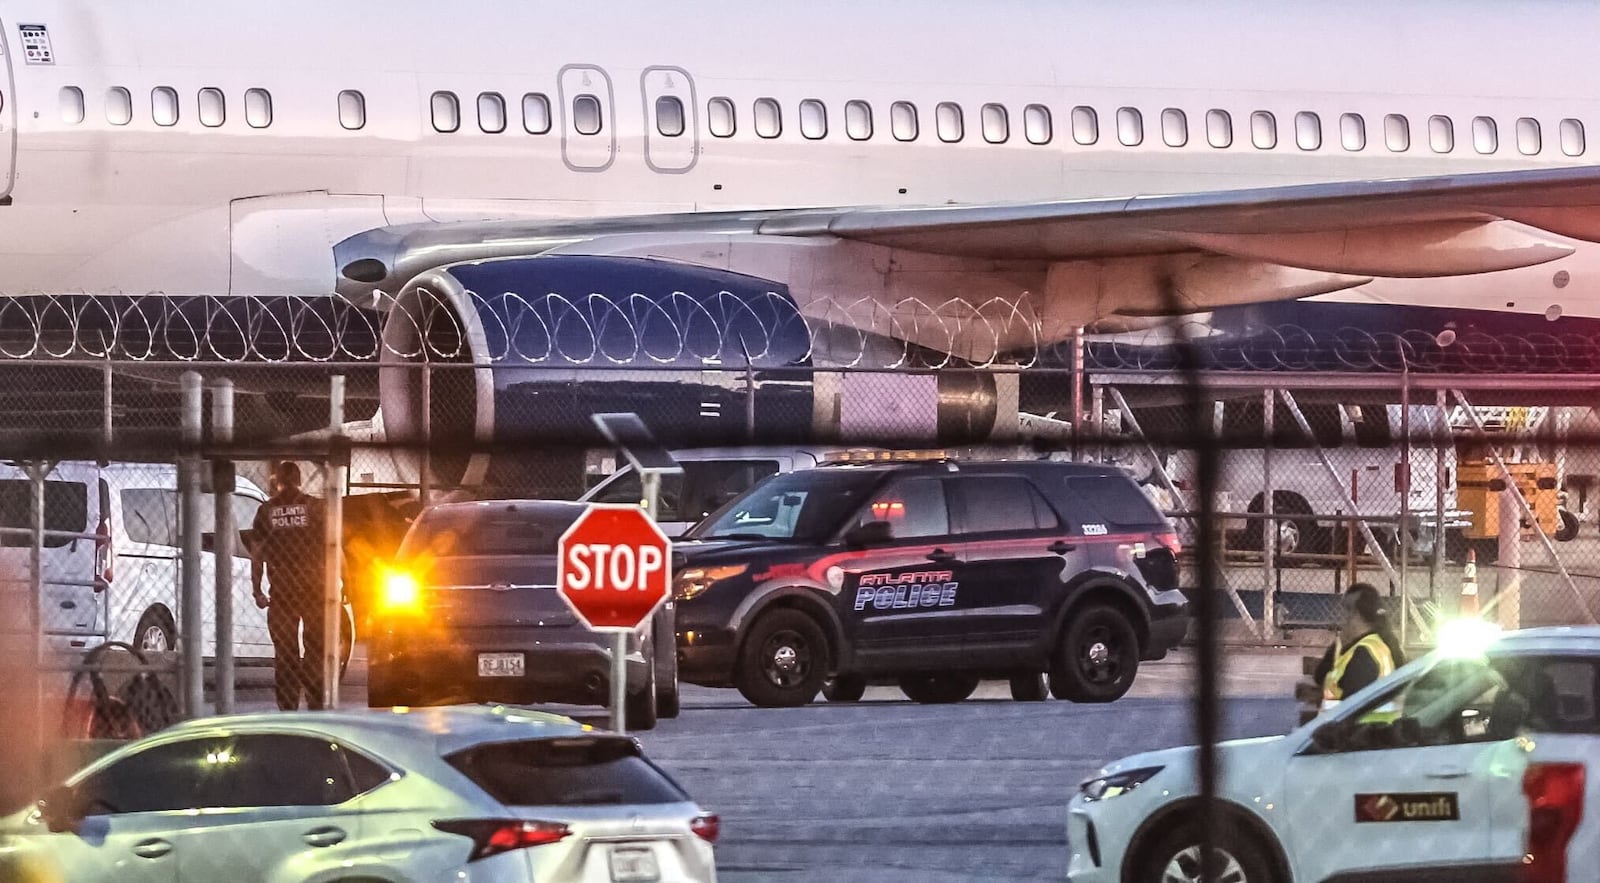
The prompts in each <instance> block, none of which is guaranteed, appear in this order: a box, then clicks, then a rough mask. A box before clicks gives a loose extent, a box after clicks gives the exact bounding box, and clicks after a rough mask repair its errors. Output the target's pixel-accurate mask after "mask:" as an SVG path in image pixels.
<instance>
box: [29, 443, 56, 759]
mask: <svg viewBox="0 0 1600 883" xmlns="http://www.w3.org/2000/svg"><path fill="white" fill-rule="evenodd" d="M50 469H51V465H50V464H49V463H42V462H38V461H31V462H29V463H27V464H26V465H25V467H24V472H25V473H26V474H27V476H28V486H29V501H28V502H29V514H30V516H31V517H30V518H29V519H28V523H29V524H30V525H31V526H32V530H33V535H32V536H31V537H29V542H28V583H29V585H28V622H29V625H31V626H32V627H33V646H32V647H31V648H29V650H28V656H29V659H30V660H31V661H32V663H33V716H34V720H33V728H32V730H33V731H32V733H30V734H29V739H30V741H31V742H32V743H33V744H32V745H30V746H29V748H30V749H31V750H30V751H28V752H27V753H26V754H25V755H24V756H26V757H32V758H35V759H37V760H39V761H40V762H41V763H42V762H43V760H44V757H45V748H46V746H47V745H49V740H48V738H47V736H46V733H47V732H48V731H47V730H46V729H45V727H46V726H47V725H46V724H45V721H46V720H47V719H48V715H46V714H45V709H44V700H45V692H46V691H45V683H44V671H45V667H46V666H45V664H44V663H45V637H44V635H45V622H44V477H45V476H46V475H49V474H50Z"/></svg>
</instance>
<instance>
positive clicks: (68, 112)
mask: <svg viewBox="0 0 1600 883" xmlns="http://www.w3.org/2000/svg"><path fill="white" fill-rule="evenodd" d="M1597 33H1600V6H1596V5H1595V4H1593V3H1589V2H1576V0H1573V2H1558V0H1543V2H1524V3H1515V4H1508V3H1504V2H1496V0H1407V2H1401V3H1396V2H1393V0H1384V2H1373V0H1368V2H1346V3H1321V2H1311V0H1300V2H1291V3H1274V4H1260V3H1250V2H1244V0H1220V2H1218V3H1207V4H1193V3H1189V2H1181V0H1146V2H1142V3H1137V4H1105V3H1097V2H1091V0H982V2H978V0H915V2H912V0H805V2H798V0H782V2H777V3H768V4H760V5H757V6H751V5H749V4H745V3H738V2H734V0H687V2H683V3H676V4H663V3H653V2H644V0H612V2H608V3H604V4H600V5H595V4H577V5H573V4H560V3H552V2H544V0H528V2H519V3H511V2H489V0H457V2H452V3H439V2H436V0H385V2H381V3H379V2H371V0H349V2H342V3H326V2H313V0H285V2H280V3H274V4H270V5H263V4H260V3H256V2H250V3H245V2H238V0H216V2H211V3H206V4H201V5H194V4H189V3H178V2H173V0H145V2H140V3H125V4H106V3H98V2H89V0H0V53H3V55H4V59H5V65H4V69H3V73H0V196H3V200H0V201H3V203H4V204H3V205H0V292H3V293H5V294H9V295H26V294H40V293H42V294H62V293H77V292H87V293H91V294H93V293H108V292H124V293H130V292H131V293H142V292H161V293H165V294H169V295H188V294H210V295H222V294H229V295H300V296H324V295H330V294H334V293H337V294H339V295H342V296H344V297H346V298H348V299H350V300H352V301H353V302H356V303H358V304H362V305H373V306H379V307H384V306H388V305H390V304H394V303H399V304H402V305H408V304H411V303H414V302H415V299H416V297H417V295H416V292H417V291H418V290H419V289H424V290H437V289H441V288H443V289H449V288H450V285H449V284H448V283H449V279H447V278H443V277H441V275H440V274H441V273H445V274H448V270H449V268H450V267H451V266H456V265H459V264H460V262H464V261H490V262H509V263H505V264H504V266H501V267H500V270H501V272H500V273H499V274H498V275H495V276H494V277H493V281H494V282H496V284H504V285H506V290H515V289H514V286H515V285H516V280H517V278H518V277H519V274H532V275H531V276H530V277H529V278H530V282H529V283H528V284H529V285H530V286H532V285H535V284H536V285H538V286H543V287H544V291H536V292H534V293H536V294H543V293H547V292H549V291H552V290H553V291H556V292H558V293H562V294H566V295H571V296H574V297H578V296H582V295H584V294H588V293H590V292H591V291H593V290H594V289H592V288H590V287H588V285H587V281H586V280H587V279H588V278H589V275H588V274H589V272H590V271H591V270H592V269H593V268H594V267H595V266H596V264H595V263H593V261H592V260H585V261H581V262H577V263H570V264H567V265H565V266H568V267H570V268H571V270H570V272H555V273H551V272H544V273H543V274H542V275H540V274H538V273H536V272H535V270H536V268H537V267H539V266H542V267H544V268H546V270H549V268H552V267H557V266H561V265H558V264H557V263H552V262H550V260H551V259H560V258H580V257H581V258H585V259H601V260H620V259H622V258H632V259H643V260H644V261H645V263H642V264H641V263H638V262H637V261H625V262H622V263H620V264H618V265H619V266H628V267H641V266H642V267H646V268H655V269H659V270H660V271H661V272H662V273H663V274H665V275H666V277H667V278H668V279H669V280H670V279H671V278H673V277H672V273H673V272H678V271H682V270H683V269H684V268H694V269H704V270H707V271H711V272H714V273H717V274H731V275H733V276H737V277H738V278H746V277H753V278H754V279H756V280H759V281H760V282H761V284H767V285H770V286H771V287H774V288H777V289H779V290H781V291H782V292H783V293H784V296H785V297H787V298H792V300H793V302H794V304H795V305H796V308H797V309H798V311H799V312H800V313H801V314H802V315H806V316H807V317H810V318H817V317H827V318H829V319H831V320H835V321H837V320H838V319H839V315H840V308H839V306H838V305H839V304H840V303H845V302H849V303H855V304H860V303H867V304H871V305H876V306H878V307H881V309H869V310H861V309H853V310H850V311H845V312H846V313H848V315H846V316H845V317H844V320H843V321H844V322H845V323H846V324H854V325H855V326H857V327H859V328H860V329H861V330H862V331H866V332H871V333H873V334H884V335H891V336H892V335H900V336H905V337H910V338H912V339H911V341H910V342H912V343H916V344H919V345H923V346H927V347H931V348H934V349H942V350H945V351H948V352H951V353H953V354H955V355H956V356H959V357H963V358H983V357H985V355H988V354H992V353H993V351H994V350H995V349H997V348H998V349H1006V348H1008V347H1011V346H1021V345H1025V344H1029V343H1037V342H1040V341H1041V340H1042V342H1050V341H1055V340H1061V339H1064V338H1066V337H1068V336H1070V334H1071V333H1072V330H1073V329H1074V328H1076V327H1079V326H1085V325H1087V326H1090V327H1092V328H1098V329H1101V330H1108V331H1115V330H1118V329H1126V328H1136V327H1139V326H1140V325H1142V324H1145V323H1148V322H1149V321H1150V320H1151V318H1152V317H1161V316H1168V315H1171V314H1172V313H1174V312H1191V311H1206V310H1212V309H1215V308H1218V307H1225V306H1227V305H1230V304H1240V303H1251V302H1262V301H1271V300H1285V299H1293V298H1305V297H1312V296H1330V297H1334V298H1338V299H1344V300H1355V301H1370V302H1383V303H1408V304H1422V305H1432V306H1452V307H1463V308H1477V309H1497V310H1510V311H1516V312H1523V313H1532V314H1544V315H1547V316H1552V317H1554V316H1559V315H1568V316H1574V315H1577V316H1600V304H1597V303H1596V300H1595V298H1594V297H1593V294H1594V292H1595V291H1596V285H1597V282H1600V247H1596V246H1595V245H1593V244H1592V243H1593V242H1594V241H1596V240H1600V169H1596V168H1595V167H1593V166H1591V165H1590V164H1591V163H1593V162H1594V161H1595V158H1596V157H1597V156H1600V94H1597V93H1596V91H1595V89H1594V86H1593V82H1594V81H1593V78H1592V77H1587V76H1584V75H1583V74H1582V70H1583V65H1584V64H1585V63H1586V62H1587V60H1588V59H1589V57H1590V56H1591V55H1592V49H1593V47H1592V42H1593V35H1595V34H1597ZM540 261H545V262H546V263H544V264H540V263H539V262H540ZM508 280H509V281H508ZM524 293H526V292H524ZM446 294H448V295H449V296H450V297H451V298H453V300H452V303H455V304H456V305H457V306H458V307H459V306H460V292H459V291H446ZM490 294H496V295H498V294H499V292H490ZM956 301H959V302H962V303H967V304H993V303H1000V304H1010V305H1022V307H1025V309H1026V311H1027V314H1028V316H1029V317H1030V320H1029V322H1027V323H1018V324H1017V325H1016V326H1015V327H1011V326H1005V327H1001V328H1000V330H998V331H997V330H995V326H994V323H988V324H987V325H985V324H984V323H976V322H974V323H971V327H972V328H974V329H976V330H975V331H974V332H973V334H974V335H975V336H967V335H964V334H956V335H953V336H952V335H951V334H950V333H949V331H948V328H945V329H943V330H938V329H934V330H928V329H927V328H922V327H920V326H919V327H911V326H908V325H907V324H906V323H897V322H895V321H894V317H893V314H894V312H895V310H897V309H902V308H903V307H904V305H905V304H907V303H915V304H917V305H920V307H921V308H926V309H931V310H934V311H937V310H938V309H940V308H941V307H942V306H943V305H946V304H949V303H952V302H956ZM927 324H928V326H929V327H931V326H932V325H934V324H936V323H927ZM980 326H982V327H980ZM1024 326H1026V327H1024ZM908 328H909V330H908Z"/></svg>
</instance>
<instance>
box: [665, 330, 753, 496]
mask: <svg viewBox="0 0 1600 883" xmlns="http://www.w3.org/2000/svg"><path fill="white" fill-rule="evenodd" d="M740 343H743V341H740ZM744 436H745V438H747V439H749V440H750V443H751V444H755V443H756V369H755V366H753V365H751V364H750V354H749V353H746V354H745V357H744ZM651 517H652V518H653V517H655V513H654V512H652V513H651Z"/></svg>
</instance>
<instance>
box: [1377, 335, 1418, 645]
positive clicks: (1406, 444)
mask: <svg viewBox="0 0 1600 883" xmlns="http://www.w3.org/2000/svg"><path fill="white" fill-rule="evenodd" d="M1404 357H1405V352H1404V351H1403V350H1402V351H1401V358H1402V359H1404ZM1401 365H1402V366H1403V370H1402V371H1401V374H1400V480H1399V481H1398V482H1396V483H1397V484H1398V485H1400V487H1399V488H1398V490H1399V491H1400V523H1399V524H1398V525H1396V526H1395V529H1394V539H1395V544H1396V545H1397V546H1399V548H1400V646H1402V647H1404V646H1405V644H1406V621H1407V620H1408V619H1410V608H1411V586H1410V584H1409V583H1408V582H1407V581H1406V580H1407V577H1408V576H1410V574H1408V573H1407V572H1406V566H1407V565H1408V564H1410V562H1411V539H1410V533H1409V532H1410V530H1411V363H1410V362H1409V361H1402V362H1401ZM1376 407H1380V408H1387V407H1388V406H1387V405H1378V406H1376Z"/></svg>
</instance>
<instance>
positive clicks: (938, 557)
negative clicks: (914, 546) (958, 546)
mask: <svg viewBox="0 0 1600 883" xmlns="http://www.w3.org/2000/svg"><path fill="white" fill-rule="evenodd" d="M928 560H929V561H954V560H956V556H955V553H954V552H946V551H945V550H944V549H934V550H933V551H932V552H929V553H928Z"/></svg>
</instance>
